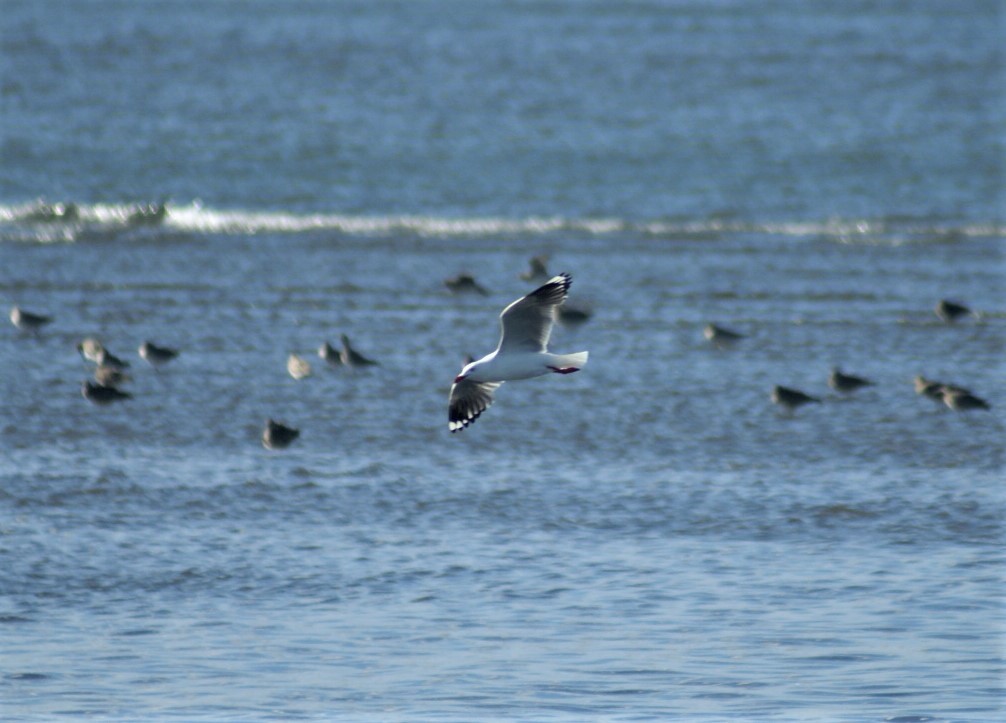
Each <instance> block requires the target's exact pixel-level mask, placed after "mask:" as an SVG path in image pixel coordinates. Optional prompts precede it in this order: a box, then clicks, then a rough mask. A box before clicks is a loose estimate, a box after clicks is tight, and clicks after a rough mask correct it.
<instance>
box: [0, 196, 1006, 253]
mask: <svg viewBox="0 0 1006 723" xmlns="http://www.w3.org/2000/svg"><path fill="white" fill-rule="evenodd" d="M141 227H144V228H152V227H156V228H162V229H166V230H168V231H170V232H172V233H175V234H182V235H186V234H198V235H254V234H261V233H273V234H275V233H291V234H296V233H306V232H312V231H330V232H333V233H337V234H345V235H350V236H368V235H387V234H410V235H415V236H420V237H442V238H451V237H489V236H510V235H524V236H535V235H546V234H552V233H560V232H572V233H580V234H588V235H593V236H605V235H614V234H626V233H628V234H638V235H641V236H656V237H662V238H675V237H685V238H696V237H698V238H702V237H719V236H724V235H744V234H756V235H764V236H777V237H792V238H800V237H804V238H811V239H827V240H832V241H836V242H840V243H880V244H902V243H918V242H932V241H937V242H938V241H945V240H952V239H954V238H968V237H988V238H1006V226H1004V225H1002V224H1000V223H996V222H979V223H972V224H962V225H959V226H955V225H947V224H931V223H925V222H919V221H906V220H898V221H888V220H883V219H880V220H876V219H825V220H822V221H813V220H810V221H804V220H794V221H772V222H755V221H740V220H725V219H719V218H704V219H678V220H632V219H621V218H566V217H562V216H529V217H525V218H505V217H499V216H484V217H477V216H476V217H452V216H433V215H394V214H393V215H350V214H339V213H329V214H326V213H295V212H291V211H257V210H256V211H250V210H241V209H218V208H210V207H206V206H204V205H203V204H202V203H200V202H198V201H194V202H192V203H188V204H167V205H164V206H163V207H162V206H161V205H160V204H107V203H98V204H80V205H78V204H61V203H55V204H50V203H44V202H35V203H29V204H19V205H0V242H2V241H17V242H29V243H32V242H33V243H66V242H72V241H76V240H78V239H80V238H81V237H82V236H85V235H86V234H88V233H91V234H101V233H102V232H103V231H112V232H119V231H122V230H128V229H132V228H141Z"/></svg>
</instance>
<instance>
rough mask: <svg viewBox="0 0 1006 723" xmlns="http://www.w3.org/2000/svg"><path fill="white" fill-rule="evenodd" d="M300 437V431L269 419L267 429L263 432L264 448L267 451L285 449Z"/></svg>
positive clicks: (266, 423)
mask: <svg viewBox="0 0 1006 723" xmlns="http://www.w3.org/2000/svg"><path fill="white" fill-rule="evenodd" d="M299 436H300V430H299V429H294V428H293V427H287V426H286V425H284V424H280V423H279V422H274V421H273V420H271V419H267V420H266V422H265V429H264V430H263V431H262V446H263V447H265V448H266V449H285V448H286V447H289V446H290V445H291V444H292V443H293V441H294V440H295V439H297V437H299Z"/></svg>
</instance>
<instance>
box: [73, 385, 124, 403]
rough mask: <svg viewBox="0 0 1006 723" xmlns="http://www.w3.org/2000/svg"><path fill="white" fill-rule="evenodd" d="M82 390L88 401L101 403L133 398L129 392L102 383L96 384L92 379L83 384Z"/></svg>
mask: <svg viewBox="0 0 1006 723" xmlns="http://www.w3.org/2000/svg"><path fill="white" fill-rule="evenodd" d="M80 392H81V394H83V395H84V399H86V400H87V401H89V402H92V403H94V404H100V405H105V404H111V403H112V402H118V401H121V400H124V399H132V397H133V395H132V394H130V393H129V392H123V391H121V390H119V389H116V388H115V387H108V386H104V385H102V384H94V383H92V382H90V381H85V382H84V383H83V384H81V386H80Z"/></svg>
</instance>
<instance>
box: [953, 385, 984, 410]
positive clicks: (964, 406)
mask: <svg viewBox="0 0 1006 723" xmlns="http://www.w3.org/2000/svg"><path fill="white" fill-rule="evenodd" d="M941 391H942V396H943V403H944V404H946V405H947V406H948V407H950V408H951V409H953V410H954V411H955V412H967V411H971V410H974V409H986V410H988V409H992V405H991V404H989V403H988V402H986V401H985V400H984V399H981V398H979V397H976V396H975V395H974V394H972V393H971V392H968V391H965V390H963V389H951V388H949V387H943V388H942V390H941Z"/></svg>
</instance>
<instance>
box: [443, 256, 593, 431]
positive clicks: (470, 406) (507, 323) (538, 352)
mask: <svg viewBox="0 0 1006 723" xmlns="http://www.w3.org/2000/svg"><path fill="white" fill-rule="evenodd" d="M571 283H572V278H571V277H570V275H569V274H559V275H558V276H555V277H553V278H552V279H551V280H550V281H549V282H548V283H546V284H545V285H544V286H541V287H539V288H538V289H536V290H534V291H532V292H531V293H530V294H528V295H526V296H522V297H521V298H519V299H517V300H516V301H515V302H513V303H512V304H510V305H509V306H507V307H506V308H505V309H503V312H502V313H501V314H500V327H501V334H500V340H499V345H498V346H497V347H496V350H495V351H493V352H490V353H489V354H486V355H485V356H484V357H482V358H481V359H477V360H476V361H473V362H471V363H469V364H466V365H465V366H464V368H462V370H461V373H460V374H458V375H457V376H456V377H455V378H454V384H453V385H452V386H451V393H450V398H449V400H448V415H447V416H448V428H449V429H450V430H451V431H452V432H457V431H460V430H462V429H464V428H465V427H467V426H468V425H469V424H471V423H472V422H474V421H475V420H476V419H478V418H479V415H481V414H482V412H484V411H485V410H486V409H487V408H488V407H489V405H490V404H492V403H493V392H495V391H496V389H497V388H498V387H499V386H500V385H501V384H502V383H503V382H507V381H512V380H517V379H530V378H531V377H537V376H542V375H544V374H549V373H554V374H572V373H573V372H577V371H580V369H582V368H583V366H584V365H585V364H586V363H587V356H588V353H587V352H585V351H581V352H577V353H575V354H552V353H550V352H549V351H548V340H549V336H550V335H551V333H552V327H553V326H554V325H555V320H556V310H557V309H558V307H559V306H560V305H561V304H562V303H563V302H564V301H565V300H566V296H567V294H568V293H569V286H570V284H571Z"/></svg>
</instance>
